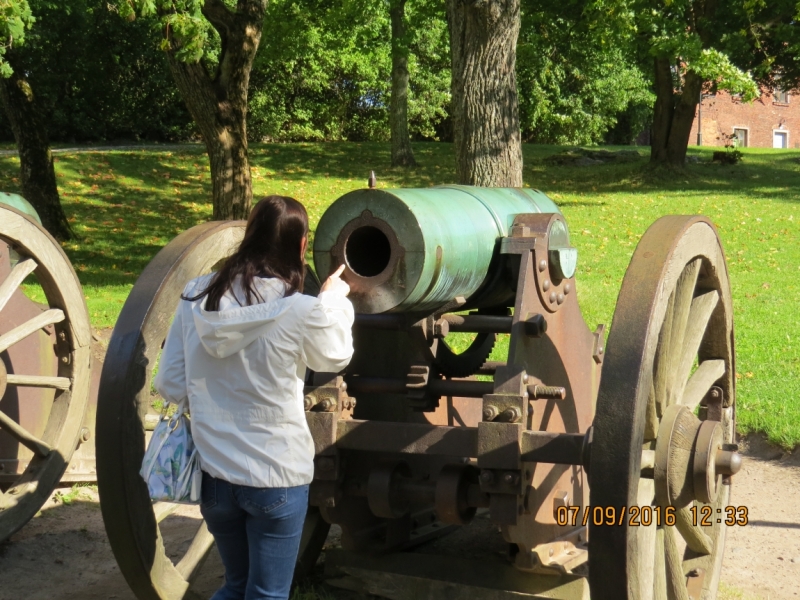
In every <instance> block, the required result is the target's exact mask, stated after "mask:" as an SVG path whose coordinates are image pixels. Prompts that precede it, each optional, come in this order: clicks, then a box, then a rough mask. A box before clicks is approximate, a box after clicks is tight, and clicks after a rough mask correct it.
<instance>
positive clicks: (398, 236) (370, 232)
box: [314, 185, 571, 314]
mask: <svg viewBox="0 0 800 600" xmlns="http://www.w3.org/2000/svg"><path fill="white" fill-rule="evenodd" d="M558 212H560V211H559V210H558V207H557V206H556V205H555V203H554V202H553V201H552V200H550V199H549V198H548V197H547V196H545V195H544V194H542V193H541V192H539V191H538V190H533V189H511V188H479V187H469V186H458V185H448V186H440V187H432V188H426V189H395V190H378V189H365V190H356V191H353V192H350V193H348V194H345V195H344V196H342V197H341V198H339V199H338V200H336V202H334V203H333V204H332V205H331V206H330V207H329V208H328V210H327V211H325V214H323V215H322V219H321V220H320V223H319V227H318V228H317V231H316V237H315V239H314V261H315V264H316V267H317V270H318V272H319V273H320V275H325V274H327V273H330V272H331V271H332V270H333V269H335V268H336V267H337V266H338V265H340V264H342V263H344V264H345V265H346V270H345V274H344V278H345V280H346V281H347V282H348V283H349V284H350V287H351V290H352V291H351V295H350V298H351V299H352V300H353V303H354V305H355V308H356V311H358V312H360V313H372V314H374V313H384V312H401V311H402V312H431V311H433V310H436V309H437V308H439V307H441V306H443V305H444V304H446V303H448V302H450V301H452V300H453V299H454V298H456V297H458V296H463V297H464V298H466V299H467V300H468V301H469V299H470V297H472V296H473V295H474V294H475V293H476V292H478V291H479V290H481V289H482V287H483V286H484V284H485V282H487V281H489V279H490V277H491V275H492V273H491V267H490V266H494V265H496V264H497V263H498V261H497V260H494V262H493V259H496V258H497V255H498V253H499V244H498V240H499V239H500V238H502V237H505V236H507V235H508V233H509V228H510V227H511V224H512V222H513V220H514V217H515V216H516V215H518V214H521V213H558ZM563 234H564V236H567V237H568V232H566V231H564V232H563ZM566 241H567V243H568V239H567V240H566ZM568 276H571V275H568Z"/></svg>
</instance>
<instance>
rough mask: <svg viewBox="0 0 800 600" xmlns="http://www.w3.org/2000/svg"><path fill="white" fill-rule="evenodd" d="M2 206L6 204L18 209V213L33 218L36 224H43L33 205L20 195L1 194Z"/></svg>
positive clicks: (0, 201)
mask: <svg viewBox="0 0 800 600" xmlns="http://www.w3.org/2000/svg"><path fill="white" fill-rule="evenodd" d="M0 204H6V205H8V206H10V207H12V208H16V209H17V210H18V211H20V212H22V213H25V214H26V215H28V216H29V217H33V218H34V219H35V220H36V222H37V223H39V225H41V224H42V220H41V219H40V218H39V213H37V212H36V209H35V208H33V205H32V204H31V203H30V202H28V201H27V200H25V198H23V197H22V196H20V195H19V194H9V193H8V192H0Z"/></svg>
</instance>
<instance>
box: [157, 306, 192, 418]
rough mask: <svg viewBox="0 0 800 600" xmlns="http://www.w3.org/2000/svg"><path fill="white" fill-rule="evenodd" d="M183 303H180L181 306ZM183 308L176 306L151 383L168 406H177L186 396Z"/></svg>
mask: <svg viewBox="0 0 800 600" xmlns="http://www.w3.org/2000/svg"><path fill="white" fill-rule="evenodd" d="M182 303H183V302H182V301H181V304H182ZM182 309H183V306H182V305H181V306H178V310H177V311H176V312H175V319H174V320H173V321H172V326H171V327H170V328H169V333H167V340H166V342H165V343H164V349H163V350H162V351H161V361H160V362H159V364H158V373H157V374H156V379H155V381H154V382H153V386H154V387H155V388H156V391H157V392H158V393H159V394H161V397H162V398H164V400H165V401H167V402H169V403H170V404H177V403H179V402H180V401H181V400H183V399H184V398H186V396H187V395H188V392H187V389H186V359H185V357H184V354H183V317H182V316H181V313H182V312H183V310H182Z"/></svg>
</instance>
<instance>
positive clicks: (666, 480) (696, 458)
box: [653, 404, 742, 508]
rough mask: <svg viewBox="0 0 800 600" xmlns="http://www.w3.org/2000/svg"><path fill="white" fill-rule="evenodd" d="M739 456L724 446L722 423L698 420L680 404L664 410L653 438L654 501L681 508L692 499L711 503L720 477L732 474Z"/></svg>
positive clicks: (740, 460)
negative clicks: (654, 453)
mask: <svg viewBox="0 0 800 600" xmlns="http://www.w3.org/2000/svg"><path fill="white" fill-rule="evenodd" d="M741 465H742V459H741V456H740V455H739V454H738V453H737V452H735V451H731V450H726V449H725V447H724V445H723V429H722V424H721V423H719V422H718V421H701V420H700V419H698V418H697V417H696V416H695V415H694V414H693V413H692V411H691V410H689V408H687V407H686V406H684V405H681V404H674V405H672V406H669V407H668V408H667V409H666V410H665V411H664V416H663V417H662V419H661V425H660V426H659V429H658V437H657V439H656V455H655V466H654V469H653V478H654V480H655V492H656V501H657V502H658V504H659V505H660V506H674V507H676V508H683V507H684V506H687V505H688V504H690V503H691V502H692V501H694V500H699V501H700V502H704V503H710V502H714V501H715V500H716V498H717V494H718V492H719V487H720V485H722V476H723V475H734V474H735V473H737V472H738V471H739V469H740V468H741Z"/></svg>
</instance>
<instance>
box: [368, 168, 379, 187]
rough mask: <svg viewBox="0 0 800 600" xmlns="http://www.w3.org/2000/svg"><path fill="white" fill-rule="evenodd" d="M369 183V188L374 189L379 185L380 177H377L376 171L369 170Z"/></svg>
mask: <svg viewBox="0 0 800 600" xmlns="http://www.w3.org/2000/svg"><path fill="white" fill-rule="evenodd" d="M367 185H368V186H369V189H371V190H374V189H375V188H376V187H377V185H378V178H377V177H375V171H370V172H369V179H368V180H367Z"/></svg>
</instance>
